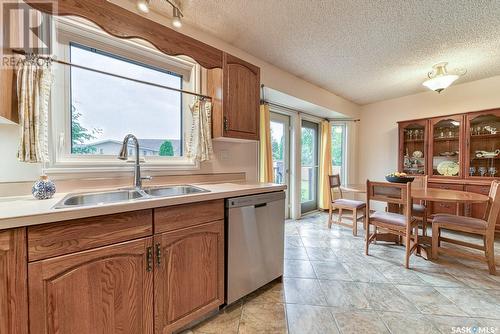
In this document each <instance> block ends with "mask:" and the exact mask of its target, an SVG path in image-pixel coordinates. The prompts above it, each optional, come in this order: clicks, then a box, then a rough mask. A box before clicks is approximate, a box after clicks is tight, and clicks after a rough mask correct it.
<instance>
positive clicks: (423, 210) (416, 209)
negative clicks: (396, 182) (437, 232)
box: [411, 175, 428, 236]
mask: <svg viewBox="0 0 500 334" xmlns="http://www.w3.org/2000/svg"><path fill="white" fill-rule="evenodd" d="M414 178H415V179H414V180H413V182H412V183H411V187H412V189H423V190H426V189H427V175H416V176H415V177H414ZM412 214H413V217H415V218H417V220H418V221H419V222H421V223H422V235H424V236H426V235H427V216H428V211H427V203H425V201H420V202H419V203H413V207H412Z"/></svg>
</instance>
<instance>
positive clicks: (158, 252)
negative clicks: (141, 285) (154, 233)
mask: <svg viewBox="0 0 500 334" xmlns="http://www.w3.org/2000/svg"><path fill="white" fill-rule="evenodd" d="M156 265H157V266H158V268H159V267H160V265H161V246H160V244H156Z"/></svg>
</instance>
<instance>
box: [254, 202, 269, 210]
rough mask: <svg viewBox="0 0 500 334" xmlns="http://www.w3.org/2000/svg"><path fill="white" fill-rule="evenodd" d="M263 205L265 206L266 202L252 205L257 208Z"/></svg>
mask: <svg viewBox="0 0 500 334" xmlns="http://www.w3.org/2000/svg"><path fill="white" fill-rule="evenodd" d="M264 206H267V203H259V204H255V205H254V206H253V207H254V208H256V209H257V208H262V207H264Z"/></svg>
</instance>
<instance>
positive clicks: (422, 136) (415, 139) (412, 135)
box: [398, 120, 428, 175]
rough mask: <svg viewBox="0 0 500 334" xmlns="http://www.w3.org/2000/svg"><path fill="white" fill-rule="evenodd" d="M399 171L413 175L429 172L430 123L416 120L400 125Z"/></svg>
mask: <svg viewBox="0 0 500 334" xmlns="http://www.w3.org/2000/svg"><path fill="white" fill-rule="evenodd" d="M398 125H399V166H398V170H399V171H403V172H405V173H407V174H411V175H423V174H426V172H427V169H426V168H427V163H426V162H427V136H428V126H427V125H428V121H427V120H415V121H408V122H400V123H399V124H398Z"/></svg>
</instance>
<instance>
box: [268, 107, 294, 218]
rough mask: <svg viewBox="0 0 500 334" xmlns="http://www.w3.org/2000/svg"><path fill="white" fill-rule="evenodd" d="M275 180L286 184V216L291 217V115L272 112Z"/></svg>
mask: <svg viewBox="0 0 500 334" xmlns="http://www.w3.org/2000/svg"><path fill="white" fill-rule="evenodd" d="M271 146H272V152H273V182H274V183H279V184H286V186H287V189H286V191H285V192H286V205H285V217H286V218H289V217H290V196H289V192H290V191H289V189H290V117H289V116H287V115H282V114H278V113H274V112H271Z"/></svg>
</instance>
